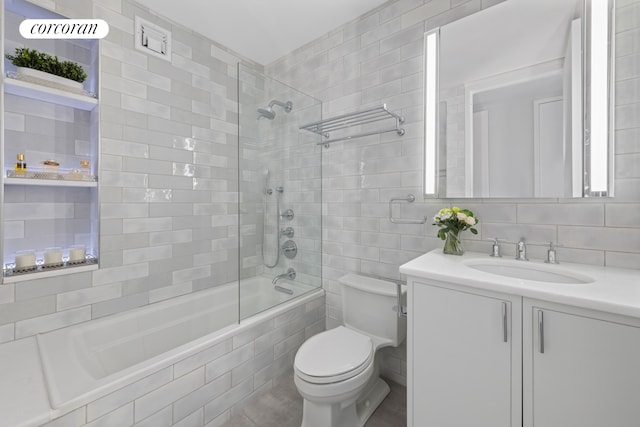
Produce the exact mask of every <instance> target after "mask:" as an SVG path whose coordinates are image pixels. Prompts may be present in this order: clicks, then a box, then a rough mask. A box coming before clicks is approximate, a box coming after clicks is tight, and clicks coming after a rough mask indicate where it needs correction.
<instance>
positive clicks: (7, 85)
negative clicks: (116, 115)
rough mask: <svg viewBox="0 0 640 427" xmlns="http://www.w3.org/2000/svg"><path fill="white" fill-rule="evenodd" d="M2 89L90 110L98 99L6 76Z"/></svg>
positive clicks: (19, 94) (27, 96)
mask: <svg viewBox="0 0 640 427" xmlns="http://www.w3.org/2000/svg"><path fill="white" fill-rule="evenodd" d="M4 90H5V92H6V93H10V94H12V95H18V96H24V97H26V98H32V99H37V100H40V101H46V102H52V103H55V104H58V105H64V106H67V107H72V108H78V109H80V110H86V111H91V110H93V109H94V108H95V107H96V106H97V105H98V100H97V99H96V98H92V97H90V96H87V95H80V94H77V93H73V92H67V91H64V90H61V89H56V88H52V87H47V86H42V85H39V84H36V83H31V82H26V81H22V80H18V79H13V78H10V77H7V78H5V79H4Z"/></svg>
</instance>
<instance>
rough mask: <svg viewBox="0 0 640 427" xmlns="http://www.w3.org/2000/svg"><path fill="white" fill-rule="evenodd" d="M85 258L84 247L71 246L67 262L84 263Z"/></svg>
mask: <svg viewBox="0 0 640 427" xmlns="http://www.w3.org/2000/svg"><path fill="white" fill-rule="evenodd" d="M85 256H86V250H85V248H84V246H73V247H72V248H70V249H69V262H80V261H84V260H85Z"/></svg>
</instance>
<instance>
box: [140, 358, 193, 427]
mask: <svg viewBox="0 0 640 427" xmlns="http://www.w3.org/2000/svg"><path fill="white" fill-rule="evenodd" d="M203 385H204V367H201V368H199V369H196V370H195V371H192V372H190V373H188V374H186V375H183V376H182V377H179V378H176V379H174V380H173V381H171V382H170V383H167V384H165V385H163V386H161V387H159V388H157V389H156V390H154V391H152V392H150V393H148V394H146V395H144V396H142V397H140V398H139V399H136V401H135V403H136V405H135V420H136V422H137V421H140V420H142V419H144V418H146V417H148V416H149V415H151V414H153V413H155V412H157V411H159V410H160V409H162V408H164V407H165V406H168V405H170V404H172V403H173V402H175V401H177V400H178V399H180V398H182V397H183V396H186V395H188V394H189V393H192V392H193V391H195V390H196V389H198V388H200V387H202V386H203Z"/></svg>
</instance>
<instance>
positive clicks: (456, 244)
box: [442, 231, 464, 255]
mask: <svg viewBox="0 0 640 427" xmlns="http://www.w3.org/2000/svg"><path fill="white" fill-rule="evenodd" d="M446 235H447V238H446V239H445V241H444V248H443V249H442V252H443V253H445V254H449V255H462V254H464V247H463V246H462V241H461V240H460V238H459V237H458V233H455V232H453V231H448V232H447V233H446Z"/></svg>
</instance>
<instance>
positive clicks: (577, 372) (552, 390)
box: [532, 308, 640, 427]
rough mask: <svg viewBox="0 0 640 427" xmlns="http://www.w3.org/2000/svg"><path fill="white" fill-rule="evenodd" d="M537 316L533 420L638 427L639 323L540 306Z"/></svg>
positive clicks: (545, 424) (557, 425)
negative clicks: (542, 345)
mask: <svg viewBox="0 0 640 427" xmlns="http://www.w3.org/2000/svg"><path fill="white" fill-rule="evenodd" d="M540 311H542V313H543V339H544V353H541V352H540V332H539V326H538V316H539V312H540ZM532 315H533V337H534V339H533V349H532V350H533V382H532V386H533V394H532V396H533V402H532V405H533V425H534V426H535V427H603V426H607V427H632V426H633V427H637V426H638V425H639V423H640V328H637V327H633V326H629V325H623V324H619V323H614V322H609V321H604V320H598V319H593V318H589V317H583V316H578V315H574V314H567V313H562V312H557V311H552V310H547V309H544V310H541V309H539V308H533V313H532Z"/></svg>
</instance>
